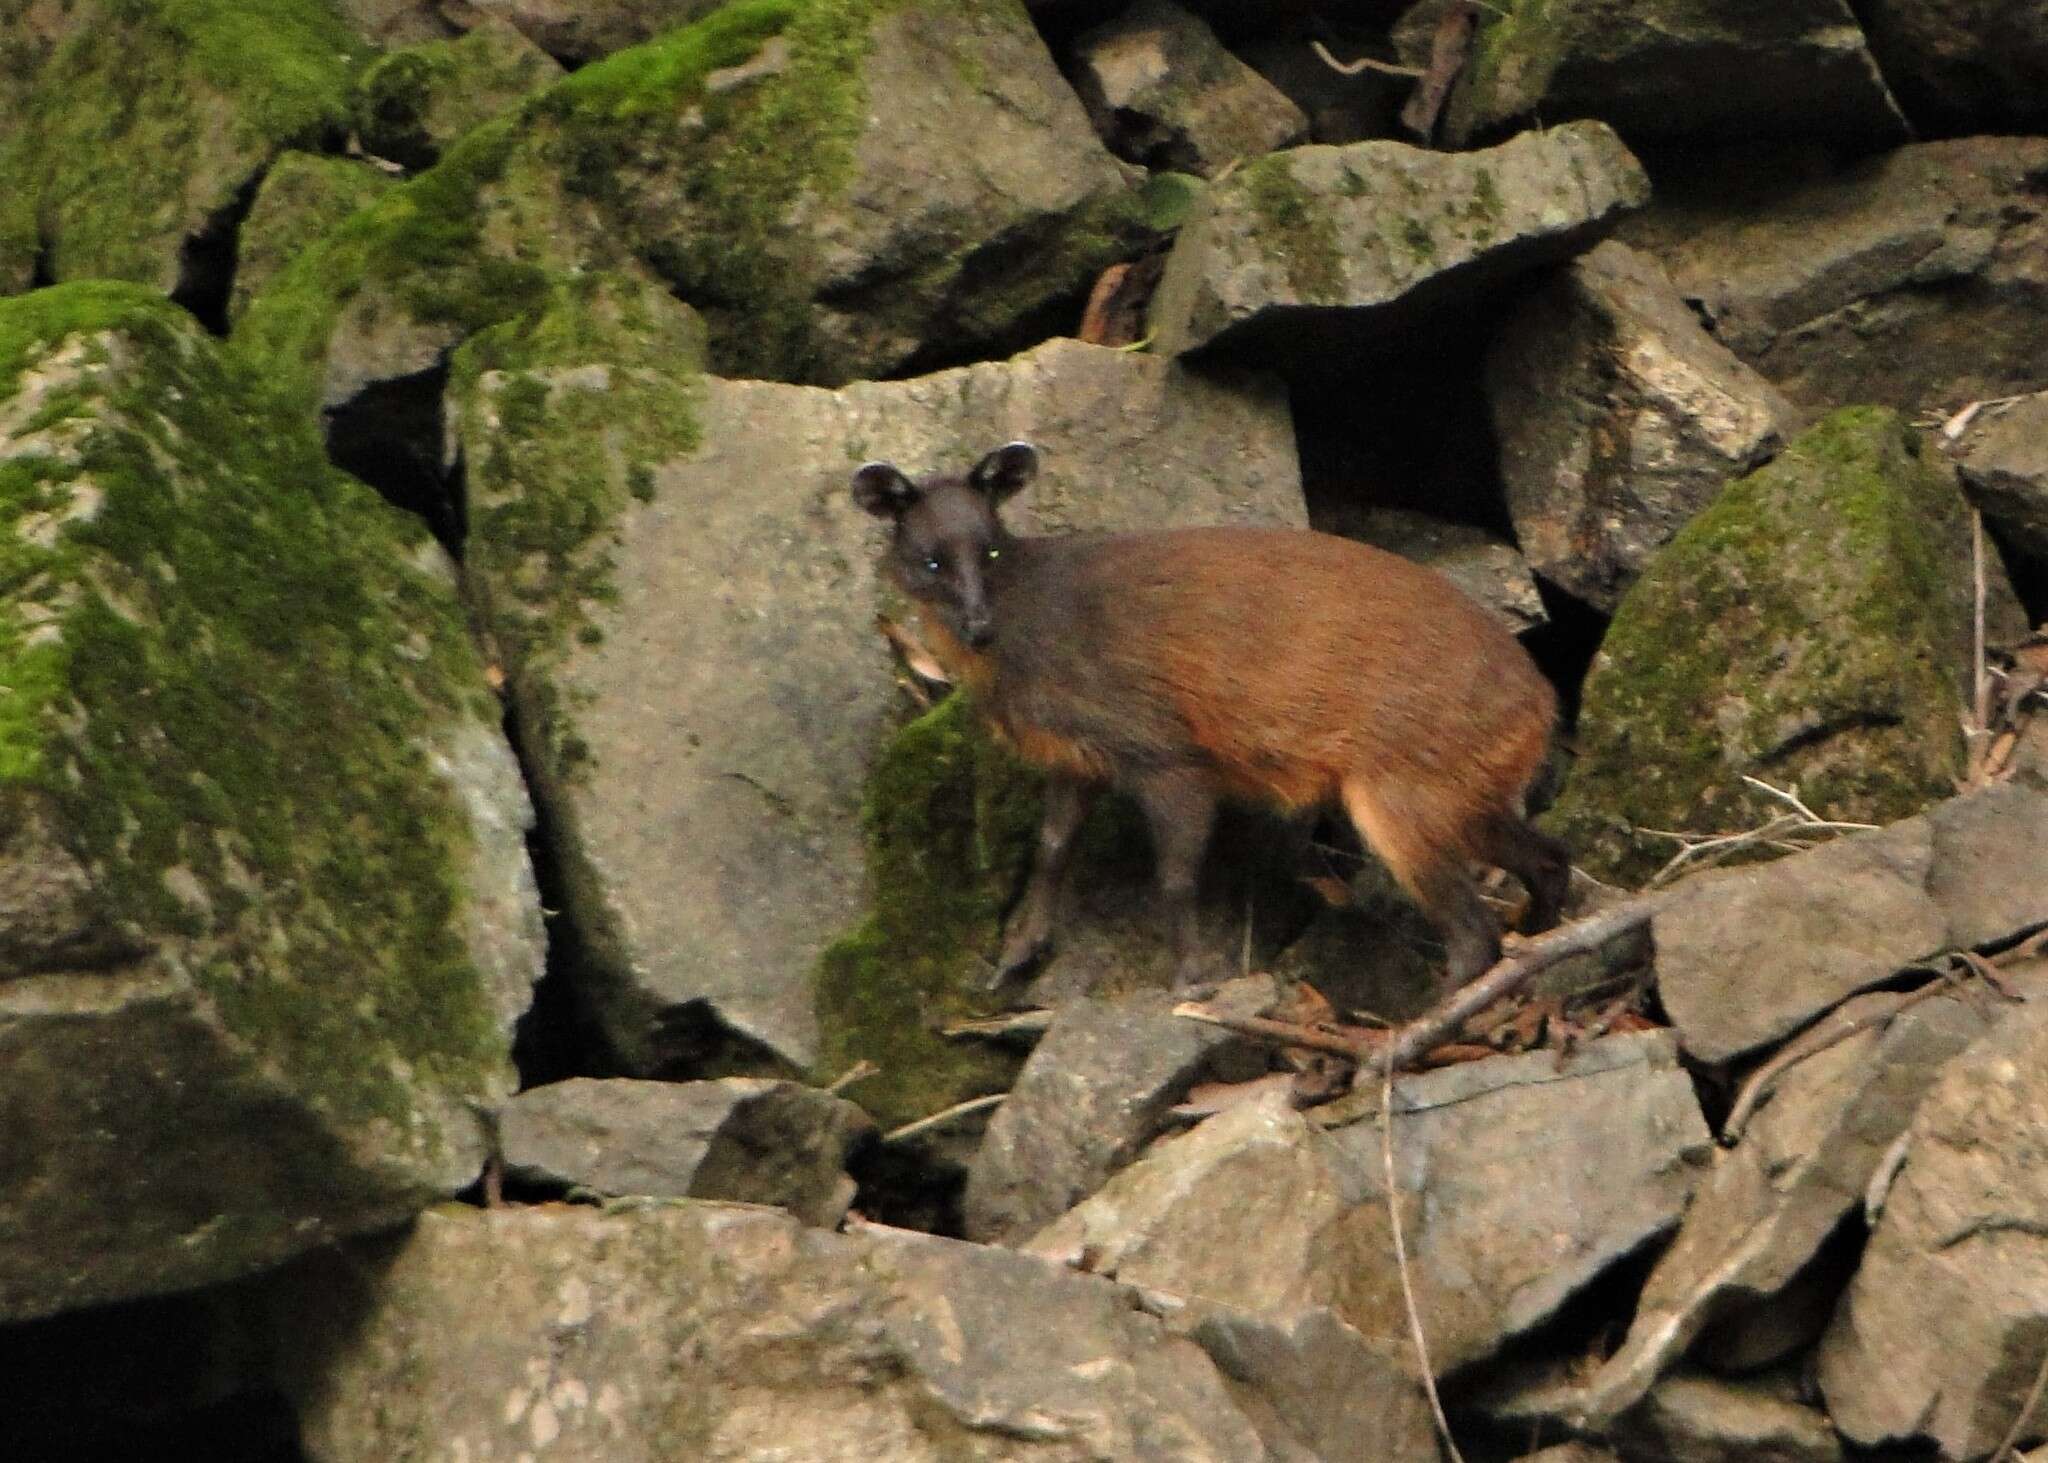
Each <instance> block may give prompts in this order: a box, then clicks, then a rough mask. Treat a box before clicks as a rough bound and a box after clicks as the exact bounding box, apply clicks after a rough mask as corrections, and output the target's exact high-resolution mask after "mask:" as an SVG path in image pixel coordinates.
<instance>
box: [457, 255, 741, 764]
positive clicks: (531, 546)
mask: <svg viewBox="0 0 2048 1463" xmlns="http://www.w3.org/2000/svg"><path fill="white" fill-rule="evenodd" d="M703 355H704V341H703V330H702V327H701V325H700V324H699V323H698V321H697V318H696V316H695V315H694V314H692V313H691V311H689V310H688V309H687V308H686V307H684V306H682V305H679V304H677V303H676V302H675V301H674V300H672V299H670V298H669V297H668V296H667V295H666V294H665V293H663V292H662V291H661V290H660V289H658V288H657V287H655V286H652V285H646V284H641V283H639V282H637V281H633V280H628V279H622V278H618V277H615V276H606V275H584V276H581V277H579V278H576V279H574V280H571V281H567V282H564V283H561V284H558V285H556V286H555V287H554V288H553V289H552V290H551V291H550V293H549V295H548V298H547V300H546V302H545V304H544V305H543V306H542V307H540V308H538V309H536V310H534V311H532V312H530V313H528V314H527V315H524V316H521V317H519V318H517V319H515V320H512V321H508V322H507V323H505V324H503V325H500V326H496V327H494V328H492V329H490V330H486V331H484V332H482V333H481V334H479V335H477V336H476V337H475V338H474V339H472V340H471V341H470V342H469V343H468V344H467V345H465V346H464V347H463V348H462V349H461V350H460V351H458V352H457V353H456V356H455V361H454V365H453V367H452V370H451V373H450V383H449V393H448V399H449V401H450V402H451V403H452V404H453V407H452V409H453V411H454V413H455V424H456V429H457V432H458V434H459V436H460V437H461V440H462V441H463V442H464V443H465V444H466V445H468V446H469V447H470V448H471V450H472V451H473V452H475V453H476V455H475V456H473V457H472V458H471V460H470V462H469V496H470V505H471V507H470V532H469V541H468V548H467V560H466V562H467V567H468V569H469V574H470V580H471V583H472V585H473V586H474V587H475V590H476V592H477V593H478V595H479V596H480V598H481V600H482V603H483V605H484V610H485V616H486V619H487V620H488V622H489V624H490V626H491V629H492V632H493V634H494V635H495V636H496V638H497V641H498V644H499V647H500V650H501V651H502V652H503V654H504V656H505V661H506V666H505V668H506V670H507V672H508V673H509V674H510V675H511V677H512V679H513V682H514V684H515V685H516V686H517V687H519V688H520V694H521V695H522V697H528V698H531V697H539V696H541V694H542V693H541V689H540V688H541V687H543V686H544V685H545V684H547V683H548V681H549V677H548V675H547V670H548V667H549V664H550V662H551V661H552V660H553V659H554V658H555V657H556V656H558V655H559V654H561V653H562V652H563V651H564V650H565V649H566V648H567V647H568V646H569V644H570V643H571V641H572V640H577V641H581V642H583V643H590V640H589V637H590V636H592V635H593V634H598V633H600V630H599V627H598V625H597V624H596V623H595V621H594V620H593V619H592V618H591V616H592V611H593V610H594V609H595V608H596V607H598V606H601V605H604V604H608V603H610V602H611V601H612V600H613V599H614V598H615V591H614V588H613V580H612V574H613V564H614V559H613V549H614V546H615V542H616V532H617V525H618V521H619V519H620V517H621V515H622V514H623V513H624V512H625V511H626V509H627V508H628V506H629V505H630V502H631V501H633V500H638V501H642V502H645V501H648V500H649V499H651V498H652V497H654V495H655V492H656V487H657V478H656V469H657V468H658V467H659V465H660V464H661V463H663V462H666V461H671V460H673V459H675V458H677V457H681V456H685V455H687V454H689V453H690V452H693V451H694V450H696V447H697V444H698V440H699V435H698V427H697V410H696V409H697V402H698V399H699V396H700V394H701V392H702V389H703V388H702V381H701V377H700V371H701V367H702V363H703ZM587 367H598V368H601V369H598V370H594V371H593V370H584V369H578V368H587ZM493 419H494V420H493ZM530 706H531V709H532V710H533V712H534V713H535V720H536V722H537V723H538V729H540V730H541V732H542V741H543V744H544V745H545V747H546V748H547V750H546V751H544V752H543V756H544V757H545V758H546V760H547V761H548V763H549V768H548V770H549V771H550V772H552V773H554V774H556V775H566V774H568V773H569V772H570V771H572V770H574V769H575V768H576V767H578V766H579V765H581V763H582V761H583V760H585V759H583V758H581V757H579V756H578V754H577V752H576V748H577V747H578V746H579V745H580V739H578V738H577V737H576V735H575V732H574V728H573V724H572V723H573V716H572V714H571V713H572V712H573V708H569V707H563V706H560V705H557V704H554V703H553V702H544V703H543V702H532V703H530Z"/></svg>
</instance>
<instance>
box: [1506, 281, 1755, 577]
mask: <svg viewBox="0 0 2048 1463" xmlns="http://www.w3.org/2000/svg"><path fill="white" fill-rule="evenodd" d="M1486 391H1487V404H1488V407H1489V410H1490V412H1491V414H1492V418H1493V429H1494V434H1495V435H1496V437H1498V439H1499V441H1500V463H1501V477H1502V479H1503V481H1504V482H1505V484H1506V487H1507V500H1508V513H1509V515H1510V516H1511V517H1512V518H1513V520H1514V525H1515V537H1516V539H1517V541H1518V542H1519V543H1520V544H1521V546H1522V551H1523V553H1525V554H1527V555H1528V556H1529V564H1530V567H1532V568H1533V569H1535V571H1536V572H1537V573H1539V574H1541V575H1542V576H1543V577H1544V578H1546V579H1548V580H1549V581H1550V582H1551V583H1553V584H1556V585H1558V586H1559V587H1561V588H1563V589H1564V590H1566V591H1568V592H1569V593H1571V594H1574V595H1576V596H1578V598H1580V599H1582V600H1585V601H1586V602H1587V603H1588V604H1591V605H1592V606H1594V608H1596V609H1599V610H1601V611H1603V612H1604V613H1608V614H1612V613H1613V612H1614V608H1615V606H1616V605H1618V604H1619V603H1620V602H1621V596H1622V593H1623V592H1624V591H1625V590H1626V589H1627V588H1628V586H1629V585H1630V584H1632V583H1634V582H1635V578H1636V576H1637V574H1639V573H1640V572H1641V571H1642V568H1643V566H1644V565H1645V564H1647V563H1648V562H1649V561H1650V558H1651V556H1652V555H1654V554H1655V553H1656V552H1657V550H1658V549H1660V548H1662V547H1663V546H1664V544H1665V543H1666V541H1668V540H1669V539H1670V538H1671V536H1672V535H1673V534H1674V533H1676V532H1677V531H1678V529H1679V528H1680V527H1681V526H1683V525H1684V524H1685V522H1686V521H1687V520H1688V519H1690V518H1691V517H1692V516H1693V515H1694V514H1695V513H1697V512H1699V510H1700V509H1702V508H1704V507H1706V505H1707V504H1708V503H1710V502H1712V501H1713V499H1714V497H1715V495H1716V494H1718V493H1719V492H1720V491H1721V487H1722V484H1723V483H1725V482H1726V481H1727V479H1728V478H1730V477H1735V476H1740V475H1741V474H1743V473H1746V472H1748V471H1750V470H1751V469H1753V468H1755V467H1758V466H1760V465H1761V464H1762V463H1763V462H1764V461H1765V460H1766V459H1767V458H1769V457H1770V456H1771V455H1772V454H1773V453H1775V452H1776V451H1777V450H1778V448H1779V447H1780V446H1781V445H1782V443H1783V440H1784V436H1785V435H1786V433H1787V432H1788V431H1789V429H1790V426H1791V423H1792V419H1793V411H1792V407H1791V405H1790V403H1788V402H1787V401H1785V399H1784V398H1783V397H1781V396H1780V395H1778V393H1777V392H1776V391H1774V390H1773V389H1772V388H1771V387H1770V386H1769V385H1768V384H1767V383H1766V382H1765V381H1764V380H1763V378H1761V377H1760V376H1758V375H1757V374H1756V373H1755V372H1754V371H1752V370H1750V369H1749V368H1748V367H1747V366H1745V365H1743V364H1742V363H1741V362H1740V361H1738V360H1737V359H1736V358H1735V357H1734V356H1733V355H1731V354H1729V352H1728V350H1727V348H1726V347H1725V346H1722V345H1720V344H1719V343H1717V342H1716V341H1715V340H1714V339H1713V338H1712V337H1711V336H1709V335H1708V334H1707V333H1706V332H1705V331H1704V330H1702V329H1701V328H1700V323H1699V320H1698V319H1697V318H1696V317H1695V316H1694V315H1693V314H1692V312H1691V311H1690V310H1688V309H1687V308H1686V306H1685V302H1684V301H1683V300H1681V299H1680V298H1679V297H1678V292H1677V290H1676V289H1674V288H1673V287H1672V284H1671V281H1670V280H1669V279H1668V278H1666V277H1665V275H1664V271H1663V270H1662V269H1661V268H1659V267H1658V265H1657V263H1656V262H1655V261H1654V260H1652V259H1650V258H1648V257H1647V256H1645V255H1643V254H1640V253H1638V252H1636V251H1635V250H1633V249H1630V248H1629V247H1628V246H1627V245H1625V244H1620V243H1615V242H1612V241H1610V242H1608V243H1604V244H1601V245H1600V246H1599V247H1597V248H1595V249H1594V250H1592V251H1591V252H1590V253H1587V254H1584V255H1582V256H1580V257H1579V258H1578V259H1577V260H1575V261H1573V263H1572V264H1571V265H1570V266H1569V267H1567V268H1566V269H1565V270H1564V271H1562V272H1561V273H1560V274H1559V275H1558V276H1557V277H1556V278H1555V279H1553V280H1551V281H1550V282H1549V283H1547V284H1545V285H1544V286H1543V287H1542V288H1540V289H1538V290H1537V291H1536V292H1535V293H1534V294H1533V295H1531V296H1530V297H1529V298H1528V299H1527V300H1525V301H1524V302H1523V303H1522V305H1521V306H1520V307H1519V308H1518V309H1517V310H1516V311H1515V312H1514V314H1513V315H1511V316H1510V317H1509V318H1508V320H1507V321H1506V323H1505V324H1504V325H1503V326H1502V327H1501V329H1500V331H1499V333H1498V334H1497V335H1496V336H1495V337H1494V340H1493V343H1492V345H1491V346H1490V347H1489V348H1488V351H1487V357H1486Z"/></svg>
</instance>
